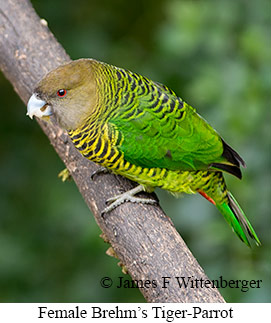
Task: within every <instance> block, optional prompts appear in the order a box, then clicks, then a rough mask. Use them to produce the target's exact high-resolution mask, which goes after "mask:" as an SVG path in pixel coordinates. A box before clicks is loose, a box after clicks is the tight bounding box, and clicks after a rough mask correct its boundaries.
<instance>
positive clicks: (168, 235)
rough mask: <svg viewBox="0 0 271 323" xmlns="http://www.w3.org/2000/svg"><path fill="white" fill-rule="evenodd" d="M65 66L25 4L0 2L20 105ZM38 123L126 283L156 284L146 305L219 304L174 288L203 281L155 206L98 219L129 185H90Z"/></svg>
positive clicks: (0, 39) (51, 132)
mask: <svg viewBox="0 0 271 323" xmlns="http://www.w3.org/2000/svg"><path fill="white" fill-rule="evenodd" d="M68 60H70V58H69V56H68V55H67V54H66V52H65V50H64V49H63V48H62V46H61V45H60V44H59V43H58V42H57V41H56V39H55V38H54V36H53V34H52V33H51V32H50V31H49V29H48V27H47V23H46V21H45V20H43V19H40V18H39V17H38V16H37V14H36V13H35V11H34V9H33V8H32V6H31V4H30V2H29V1H28V0H20V1H17V0H16V1H15V0H0V66H1V69H2V71H3V73H4V74H5V76H6V77H7V79H8V80H9V81H10V82H11V83H12V84H13V87H14V89H15V91H16V92H17V93H18V95H19V96H20V97H21V99H22V100H23V102H24V103H26V102H27V100H28V98H29V97H30V95H31V93H32V90H33V88H34V86H35V84H36V83H37V81H39V80H40V79H41V78H42V77H43V76H44V75H45V74H46V73H47V72H48V71H49V70H51V69H53V68H55V67H57V66H58V65H59V64H61V63H64V62H66V61H68ZM10 108H11V107H10ZM38 122H39V124H40V126H41V127H42V129H43V131H44V132H45V133H46V135H47V136H48V138H49V139H50V142H51V143H52V145H53V146H54V148H55V150H56V152H57V153H58V155H59V156H60V158H61V159H62V160H63V161H64V163H65V164H66V166H67V168H68V170H69V171H70V173H71V175H72V177H73V179H74V181H75V183H76V185H77V186H78V188H79V190H80V192H81V194H82V196H83V197H84V199H85V201H86V203H87V205H88V206H89V208H90V209H91V211H92V213H93V215H94V216H95V219H96V222H97V223H98V225H99V226H100V228H101V230H102V231H103V233H104V235H105V236H106V238H107V239H108V241H109V242H110V244H111V245H112V247H113V249H114V250H115V252H116V254H117V256H118V258H119V259H120V260H121V262H122V263H123V264H124V265H125V267H126V268H127V270H128V272H129V274H130V275H131V277H132V278H133V279H134V280H143V281H146V280H150V281H156V282H157V286H152V285H149V286H147V287H148V288H141V292H142V294H143V295H144V297H145V298H146V300H147V301H149V302H224V300H223V298H222V296H221V295H220V294H219V292H218V290H216V289H213V288H186V289H185V288H179V286H178V283H177V281H176V279H175V277H176V276H185V277H189V276H194V277H195V278H203V279H208V278H207V276H206V275H205V273H204V271H203V270H202V268H201V267H200V266H199V264H198V262H197V261H196V259H195V258H194V256H193V255H192V253H191V252H190V251H189V249H188V248H187V246H186V245H185V243H184V241H183V240H182V238H181V237H180V235H179V234H178V232H177V231H176V229H175V228H174V226H173V224H172V222H171V220H170V219H169V218H168V217H167V216H166V215H165V214H164V213H163V211H162V210H161V208H160V207H159V206H151V205H138V204H131V203H126V204H123V205H121V206H120V207H118V208H117V209H115V210H114V211H112V212H110V213H109V214H107V215H106V216H105V217H101V215H100V214H101V211H102V210H103V209H104V207H105V200H106V199H107V198H109V197H112V196H114V195H116V194H119V193H121V192H123V191H126V190H127V189H130V188H131V187H133V186H134V183H132V182H130V181H128V180H126V179H124V178H121V177H119V176H115V175H111V174H106V175H101V176H98V177H96V179H95V181H92V180H91V178H90V175H91V174H92V172H93V171H94V170H96V169H97V166H96V165H95V164H94V163H92V162H90V161H88V160H86V159H84V158H83V157H82V156H81V155H80V154H79V153H78V151H77V150H76V149H75V148H74V146H73V144H72V143H71V141H70V139H69V137H68V136H67V134H66V133H65V132H64V131H62V130H61V129H60V128H58V127H57V126H55V125H53V124H48V123H44V122H40V121H38ZM143 196H144V194H143ZM163 277H170V278H171V279H170V284H169V285H167V288H163V286H162V282H163ZM112 301H113V300H112Z"/></svg>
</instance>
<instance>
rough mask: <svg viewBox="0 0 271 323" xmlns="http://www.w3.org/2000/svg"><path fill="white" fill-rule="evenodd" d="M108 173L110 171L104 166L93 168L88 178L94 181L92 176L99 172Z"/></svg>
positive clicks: (99, 173)
mask: <svg viewBox="0 0 271 323" xmlns="http://www.w3.org/2000/svg"><path fill="white" fill-rule="evenodd" d="M108 173H110V171H109V170H108V169H107V168H106V167H103V166H102V167H99V168H98V169H97V170H95V171H94V172H93V173H92V174H91V175H90V178H91V179H92V180H93V181H94V178H95V177H96V176H97V175H101V174H108Z"/></svg>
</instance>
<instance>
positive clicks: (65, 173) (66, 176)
mask: <svg viewBox="0 0 271 323" xmlns="http://www.w3.org/2000/svg"><path fill="white" fill-rule="evenodd" d="M57 177H59V178H60V179H61V180H62V182H66V180H70V179H71V178H72V177H71V174H70V172H69V171H68V169H67V168H64V169H63V170H62V171H61V172H60V173H59V174H58V175H57Z"/></svg>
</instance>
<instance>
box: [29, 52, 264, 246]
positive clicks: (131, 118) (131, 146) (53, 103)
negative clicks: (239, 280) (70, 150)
mask: <svg viewBox="0 0 271 323" xmlns="http://www.w3.org/2000/svg"><path fill="white" fill-rule="evenodd" d="M27 115H28V116H29V117H30V118H31V119H32V118H33V117H34V116H35V117H37V118H40V119H42V120H46V121H48V120H50V118H51V117H52V116H53V117H54V120H56V122H57V124H58V125H59V126H60V127H61V128H63V129H64V130H65V131H67V133H68V135H69V137H70V139H71V141H72V142H73V144H74V146H75V147H76V148H77V149H78V150H79V152H80V153H81V154H82V155H83V156H84V157H85V158H87V159H89V160H91V161H93V162H95V163H97V164H98V165H99V166H100V167H101V168H100V171H101V172H103V171H105V170H107V171H109V172H112V173H113V174H117V175H122V176H124V177H126V178H128V179H130V180H132V181H134V182H136V183H138V186H136V187H134V188H133V189H131V190H129V191H127V192H125V193H123V194H120V195H118V196H114V197H112V198H110V199H109V200H107V201H106V202H107V204H109V206H107V207H106V208H105V210H104V213H108V212H110V211H111V210H113V209H114V208H116V207H118V206H119V205H120V204H121V203H124V202H134V203H136V202H138V203H150V204H152V203H156V201H154V200H153V199H149V198H140V197H138V196H136V194H138V193H139V192H142V191H145V192H149V193H150V192H153V191H154V189H155V188H157V187H159V188H161V189H164V190H166V191H169V192H170V193H172V194H173V195H177V196H178V195H180V194H181V193H187V194H196V193H199V194H200V195H202V196H203V197H204V198H206V199H207V200H208V201H209V202H211V203H212V204H214V205H215V206H216V207H217V209H218V210H219V211H220V213H221V214H222V215H223V216H224V218H225V220H226V221H227V222H228V224H229V225H230V226H231V228H232V230H233V231H234V232H235V233H236V235H237V236H238V237H239V238H240V239H241V240H242V241H243V242H244V243H245V244H246V245H248V246H250V242H249V239H248V238H249V237H250V238H251V239H252V240H254V242H255V243H256V245H260V240H259V238H258V237H257V235H256V233H255V231H254V229H253V227H252V225H251V224H250V222H249V220H248V218H247V217H246V215H245V213H244V212H243V210H242V209H241V207H240V206H239V204H238V202H237V201H236V199H235V198H234V197H233V195H232V194H231V192H230V191H229V190H228V189H227V186H226V183H225V179H224V176H223V174H224V173H229V174H231V175H234V176H236V177H237V178H239V179H241V178H242V174H241V170H240V167H241V166H243V167H246V165H245V162H244V160H243V159H242V158H241V157H240V155H239V154H238V153H237V152H236V151H235V150H234V149H232V148H231V147H230V146H229V145H228V144H227V143H226V142H225V141H224V140H223V139H222V138H221V136H220V135H219V134H218V132H217V131H216V130H215V129H214V128H212V126H211V125H209V124H208V122H207V121H206V120H205V119H204V118H202V117H201V116H200V115H199V114H198V113H197V112H196V110H195V109H194V108H193V107H191V106H190V105H189V104H187V103H186V102H185V101H184V100H182V99H181V98H180V97H179V96H177V95H176V94H175V92H174V91H173V90H171V89H170V88H168V87H167V86H166V85H163V84H161V83H158V82H154V81H152V80H150V79H148V78H147V77H145V76H142V75H140V74H138V73H134V72H131V71H129V70H127V69H123V68H119V67H115V66H113V65H110V64H107V63H103V62H100V61H97V60H95V59H90V58H81V59H78V60H74V61H70V62H68V63H65V64H63V65H60V66H59V67H57V68H56V69H54V70H52V71H50V72H49V73H48V74H47V75H45V76H44V77H43V78H42V79H41V80H40V81H39V82H38V84H37V85H36V87H35V89H34V91H33V94H32V95H31V97H30V99H29V101H28V104H27ZM98 172H99V171H98Z"/></svg>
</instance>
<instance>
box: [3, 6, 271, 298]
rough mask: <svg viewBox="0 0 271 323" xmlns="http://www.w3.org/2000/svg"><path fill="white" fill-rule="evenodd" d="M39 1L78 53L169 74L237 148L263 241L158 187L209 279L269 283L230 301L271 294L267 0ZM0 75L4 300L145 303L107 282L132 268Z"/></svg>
mask: <svg viewBox="0 0 271 323" xmlns="http://www.w3.org/2000/svg"><path fill="white" fill-rule="evenodd" d="M32 3H33V5H34V7H35V9H36V10H37V12H38V14H39V15H40V16H41V17H42V18H45V19H46V20H47V21H48V24H49V27H50V29H51V30H52V32H53V33H54V34H55V36H56V37H57V39H58V40H59V41H60V43H61V44H62V45H63V46H64V48H66V50H67V52H68V53H69V54H70V55H71V57H72V58H73V59H77V58H80V57H93V58H96V59H98V60H101V61H106V62H108V63H111V64H113V65H117V66H121V67H125V68H128V69H130V70H133V71H135V72H138V73H141V74H143V75H145V76H148V77H149V78H151V79H153V80H156V81H159V82H161V83H165V84H167V85H168V86H170V87H171V88H172V89H173V90H175V91H176V92H177V93H178V94H179V96H181V97H182V98H183V99H185V100H186V101H187V102H188V103H189V104H191V105H192V106H194V107H196V108H197V110H198V112H199V113H200V114H201V115H202V116H203V117H204V118H206V119H207V120H208V121H209V122H210V123H211V124H212V125H213V126H214V127H215V128H216V129H217V130H218V131H219V133H220V134H221V135H222V136H223V137H224V138H225V140H226V141H227V142H229V143H230V144H231V145H232V146H233V147H234V148H235V149H236V150H237V151H238V152H240V154H241V155H242V156H243V158H244V159H245V161H246V163H247V169H244V171H243V174H244V176H243V180H242V181H239V180H238V179H236V178H233V177H230V176H227V182H228V186H229V187H230V189H231V191H232V192H233V193H234V195H235V196H236V198H237V200H238V201H239V202H240V204H241V205H242V206H243V208H244V209H245V211H246V213H247V216H248V217H249V219H250V220H251V222H252V223H253V226H254V228H255V230H256V231H257V233H258V235H259V237H260V239H261V241H262V247H260V248H257V247H254V246H253V248H252V249H249V248H247V247H246V246H245V245H244V244H242V243H241V242H240V241H239V240H238V238H236V236H235V235H234V234H233V233H232V232H231V230H230V229H229V227H228V225H227V224H226V223H225V221H224V219H223V218H222V216H221V215H220V214H219V213H218V211H217V210H216V208H214V207H213V206H212V205H211V204H210V203H207V201H205V200H204V199H203V198H201V197H200V196H184V197H183V198H182V199H174V198H173V197H172V196H170V195H169V194H167V193H166V192H161V191H159V192H158V194H159V198H160V201H161V204H162V206H163V208H164V210H165V211H166V213H167V214H168V215H169V216H170V217H171V218H172V220H173V222H174V223H175V225H176V227H177V229H178V230H179V232H180V233H181V235H182V236H183V237H184V239H185V241H186V243H187V244H188V246H189V247H190V248H191V250H192V252H193V253H194V255H195V257H196V258H197V259H198V261H199V263H200V264H201V266H202V267H203V268H204V269H205V271H206V273H207V275H208V276H209V277H210V278H211V279H217V278H218V277H219V276H221V275H222V276H223V278H224V279H228V280H229V279H235V280H236V279H248V280H250V279H255V280H258V279H262V281H263V282H262V285H261V286H262V287H261V288H260V289H251V290H249V291H248V292H241V291H240V290H237V289H222V290H221V293H222V295H223V296H224V297H225V299H226V300H227V301H230V302H267V301H269V302H270V301H271V292H270V291H271V279H270V277H271V251H270V250H271V238H270V228H271V220H270V205H269V204H270V198H271V189H270V187H271V186H270V182H271V174H270V137H271V136H270V134H271V131H270V99H271V97H270V85H271V84H270V83H271V80H270V75H271V68H270V59H271V46H270V12H271V10H270V2H269V1H268V0H260V1H247V0H238V1H237V0H235V1H234V0H228V1H227V0H224V1H222V0H217V1H215V0H214V1H206V0H198V1H192V0H191V1H189V0H182V1H181V0H180V1H178V0H172V1H170V0H167V1H162V0H149V1H143V0H138V1H127V0H115V1H110V0H99V1H97V0H93V1H87V0H76V1H73V0H58V1H55V0H48V1H42V0H32ZM44 55H46V53H44ZM0 77H1V78H0V88H1V118H0V301H1V302H41V301H43V302H94V301H95V302H118V301H120V302H124V301H125V302H134V301H144V299H143V297H142V296H141V294H140V293H139V291H138V290H136V289H129V290H127V289H123V288H122V289H118V288H116V286H113V287H112V288H109V289H103V288H102V287H101V286H100V283H99V282H100V279H101V278H102V277H104V276H109V277H111V278H112V279H113V281H115V282H116V280H117V277H119V276H123V274H122V273H121V271H120V269H119V267H118V266H117V261H116V259H113V258H110V257H108V256H107V255H106V254H105V251H106V249H107V248H108V245H106V244H105V243H104V242H103V240H102V239H100V238H99V234H100V230H99V228H98V227H97V225H96V223H95V221H94V219H93V217H92V215H91V214H90V212H89V211H88V209H87V206H86V205H85V203H84V201H83V199H82V197H81V196H80V194H79V192H78V190H77V188H76V186H75V184H74V183H73V182H69V183H64V184H63V183H62V182H60V180H59V179H58V178H57V174H58V173H59V172H60V171H61V170H62V169H63V167H64V166H63V164H62V162H61V161H60V160H59V158H58V156H57V155H56V153H55V152H54V150H53V148H52V147H51V146H50V144H49V141H48V139H47V138H46V137H45V135H44V134H43V133H42V131H41V129H40V128H39V127H38V125H37V124H36V123H35V122H33V121H31V120H30V119H29V118H27V117H26V116H25V111H26V108H25V106H24V105H23V104H22V102H21V101H20V100H19V98H18V97H17V95H16V94H15V92H14V91H13V89H12V87H11V85H10V84H9V83H8V82H7V80H5V79H4V77H3V76H2V75H1V76H0ZM180 275H181V273H180Z"/></svg>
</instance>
